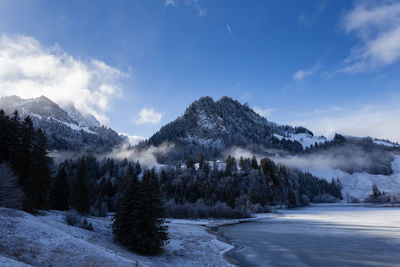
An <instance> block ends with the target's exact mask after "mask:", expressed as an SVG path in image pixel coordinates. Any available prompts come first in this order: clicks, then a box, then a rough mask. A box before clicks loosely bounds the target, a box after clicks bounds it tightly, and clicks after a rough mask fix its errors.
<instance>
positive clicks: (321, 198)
mask: <svg viewBox="0 0 400 267" xmlns="http://www.w3.org/2000/svg"><path fill="white" fill-rule="evenodd" d="M313 202H314V203H335V202H339V199H338V198H336V197H334V196H332V195H330V194H322V195H317V196H315V197H314V198H313Z"/></svg>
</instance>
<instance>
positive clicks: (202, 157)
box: [199, 152, 204, 169]
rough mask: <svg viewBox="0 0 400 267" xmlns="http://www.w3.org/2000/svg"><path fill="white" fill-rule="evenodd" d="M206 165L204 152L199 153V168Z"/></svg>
mask: <svg viewBox="0 0 400 267" xmlns="http://www.w3.org/2000/svg"><path fill="white" fill-rule="evenodd" d="M203 165H204V155H203V153H202V152H200V153H199V168H200V169H202V168H203Z"/></svg>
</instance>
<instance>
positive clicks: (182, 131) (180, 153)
mask: <svg viewBox="0 0 400 267" xmlns="http://www.w3.org/2000/svg"><path fill="white" fill-rule="evenodd" d="M165 142H171V143H174V144H175V147H176V149H175V151H174V152H173V154H174V155H173V156H172V158H173V159H179V158H180V159H184V158H186V157H188V156H193V157H197V154H198V153H199V152H202V153H204V154H205V155H206V156H207V157H209V158H212V157H215V156H216V155H218V154H219V153H220V152H221V151H223V150H226V149H229V148H232V147H243V148H247V149H250V150H252V151H254V152H260V151H265V149H271V148H272V149H279V150H284V151H288V152H292V153H297V152H301V151H303V148H305V147H307V146H310V145H311V144H314V143H315V142H325V138H323V137H319V138H317V137H314V134H313V133H312V132H311V131H309V130H308V129H306V128H304V127H291V126H282V125H278V124H276V123H272V122H269V121H268V120H267V119H265V118H264V117H261V116H260V115H259V114H257V113H256V112H254V111H253V110H252V109H251V108H249V106H248V105H247V104H241V103H239V102H238V101H235V100H233V99H231V98H229V97H222V98H221V99H219V100H218V101H214V100H213V99H212V98H211V97H202V98H200V99H198V100H197V101H195V102H193V103H192V104H191V105H190V106H189V107H188V108H187V109H186V111H185V112H184V114H183V115H182V116H180V117H179V118H177V119H176V120H175V121H173V122H171V123H169V124H167V125H165V126H164V127H162V128H161V129H160V130H159V131H158V132H157V133H155V134H154V135H153V136H152V137H150V139H149V140H148V141H146V142H142V143H141V144H140V145H139V147H146V146H149V145H155V146H158V145H161V144H162V143H165Z"/></svg>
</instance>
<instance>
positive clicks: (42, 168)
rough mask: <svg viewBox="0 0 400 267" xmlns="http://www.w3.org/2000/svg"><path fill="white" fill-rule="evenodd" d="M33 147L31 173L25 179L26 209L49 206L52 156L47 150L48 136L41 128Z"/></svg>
mask: <svg viewBox="0 0 400 267" xmlns="http://www.w3.org/2000/svg"><path fill="white" fill-rule="evenodd" d="M35 139H36V140H35V141H36V142H35V143H34V144H33V147H32V154H31V157H29V158H30V159H29V158H28V159H27V160H30V162H31V164H30V168H29V175H28V176H27V177H25V179H24V180H23V184H22V186H23V189H24V193H25V195H26V201H25V203H24V209H26V210H28V211H30V210H35V209H46V208H47V207H48V192H49V188H50V169H49V165H50V163H51V161H50V158H49V157H48V156H47V151H46V137H45V134H44V133H43V132H42V131H41V130H40V129H39V130H38V131H37V133H36V136H35Z"/></svg>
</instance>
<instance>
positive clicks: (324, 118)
mask: <svg viewBox="0 0 400 267" xmlns="http://www.w3.org/2000/svg"><path fill="white" fill-rule="evenodd" d="M318 115H319V116H318ZM398 118H400V105H399V103H390V104H375V105H365V106H362V107H360V108H357V109H354V108H353V109H351V108H339V109H333V110H332V111H331V112H329V113H328V112H324V113H320V114H316V113H313V114H311V115H310V116H309V117H308V118H303V119H300V120H296V121H294V122H292V123H291V124H293V125H302V126H305V127H307V128H309V129H310V130H312V131H313V132H314V133H316V134H317V135H321V134H322V135H325V136H328V137H331V136H333V135H334V134H335V133H342V134H345V135H352V136H371V137H374V138H383V139H390V140H392V141H396V142H400V124H399V123H395V122H397V121H398Z"/></svg>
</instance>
